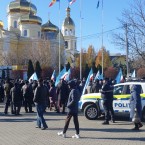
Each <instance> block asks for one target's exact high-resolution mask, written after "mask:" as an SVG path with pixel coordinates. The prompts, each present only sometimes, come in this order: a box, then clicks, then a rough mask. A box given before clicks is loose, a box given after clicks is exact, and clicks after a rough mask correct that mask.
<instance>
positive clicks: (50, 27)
mask: <svg viewBox="0 0 145 145" xmlns="http://www.w3.org/2000/svg"><path fill="white" fill-rule="evenodd" d="M48 31H55V32H58V31H59V28H58V27H57V26H55V25H54V24H52V23H51V22H50V20H48V22H47V23H46V24H44V25H42V32H48Z"/></svg>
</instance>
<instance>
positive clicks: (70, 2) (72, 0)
mask: <svg viewBox="0 0 145 145" xmlns="http://www.w3.org/2000/svg"><path fill="white" fill-rule="evenodd" d="M68 2H69V4H70V5H72V4H73V3H74V2H76V0H68Z"/></svg>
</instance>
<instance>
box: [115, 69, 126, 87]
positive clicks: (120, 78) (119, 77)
mask: <svg viewBox="0 0 145 145" xmlns="http://www.w3.org/2000/svg"><path fill="white" fill-rule="evenodd" d="M115 80H116V84H118V83H120V82H123V81H124V80H123V74H122V69H121V68H120V70H119V72H118V74H117V76H116V79H115Z"/></svg>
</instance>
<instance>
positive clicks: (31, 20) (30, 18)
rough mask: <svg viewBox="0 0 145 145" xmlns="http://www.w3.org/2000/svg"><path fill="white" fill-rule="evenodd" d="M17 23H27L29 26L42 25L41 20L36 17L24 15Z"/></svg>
mask: <svg viewBox="0 0 145 145" xmlns="http://www.w3.org/2000/svg"><path fill="white" fill-rule="evenodd" d="M19 23H29V24H39V25H41V24H42V19H41V18H40V17H38V16H35V15H31V14H29V15H24V16H21V18H20V19H19Z"/></svg>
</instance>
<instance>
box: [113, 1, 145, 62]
mask: <svg viewBox="0 0 145 145" xmlns="http://www.w3.org/2000/svg"><path fill="white" fill-rule="evenodd" d="M122 16H123V18H122V19H121V20H119V21H120V23H121V24H122V25H123V27H122V28H123V29H124V32H125V29H126V28H125V26H127V35H128V47H129V58H130V59H131V60H132V61H136V60H138V59H142V61H144V62H145V0H134V2H133V3H132V4H130V9H128V10H124V11H123V13H122ZM115 43H116V44H117V45H119V46H121V47H123V48H126V46H125V45H126V39H125V35H124V34H121V33H120V34H115Z"/></svg>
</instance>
